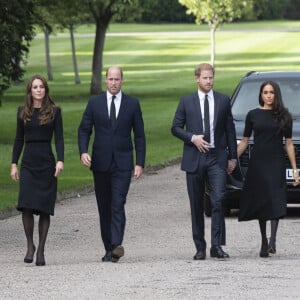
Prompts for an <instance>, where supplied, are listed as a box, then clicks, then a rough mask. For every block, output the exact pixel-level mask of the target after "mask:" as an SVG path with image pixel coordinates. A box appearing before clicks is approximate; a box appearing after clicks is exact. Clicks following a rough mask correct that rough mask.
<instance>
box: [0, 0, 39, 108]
mask: <svg viewBox="0 0 300 300" xmlns="http://www.w3.org/2000/svg"><path fill="white" fill-rule="evenodd" d="M33 7H34V6H33V1H29V0H1V5H0V36H1V38H0V105H1V98H2V96H3V93H4V91H5V90H7V89H8V88H9V87H10V85H11V82H12V81H15V82H17V81H20V80H21V79H22V77H23V74H24V70H23V68H22V66H21V64H25V63H26V58H27V54H28V52H29V44H30V41H31V40H32V39H33V37H34V27H33V25H34V22H35V14H34V9H33Z"/></svg>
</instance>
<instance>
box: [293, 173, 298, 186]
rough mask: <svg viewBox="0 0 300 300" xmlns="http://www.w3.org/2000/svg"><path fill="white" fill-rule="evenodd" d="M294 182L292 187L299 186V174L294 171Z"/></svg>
mask: <svg viewBox="0 0 300 300" xmlns="http://www.w3.org/2000/svg"><path fill="white" fill-rule="evenodd" d="M295 171H296V172H295ZM294 180H295V181H294V182H293V186H297V185H298V184H299V172H298V170H294Z"/></svg>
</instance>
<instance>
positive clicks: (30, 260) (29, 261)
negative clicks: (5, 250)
mask: <svg viewBox="0 0 300 300" xmlns="http://www.w3.org/2000/svg"><path fill="white" fill-rule="evenodd" d="M34 252H35V246H34V245H33V253H32V257H28V256H27V253H28V250H27V253H26V256H25V257H24V263H27V264H31V263H32V262H33V256H34Z"/></svg>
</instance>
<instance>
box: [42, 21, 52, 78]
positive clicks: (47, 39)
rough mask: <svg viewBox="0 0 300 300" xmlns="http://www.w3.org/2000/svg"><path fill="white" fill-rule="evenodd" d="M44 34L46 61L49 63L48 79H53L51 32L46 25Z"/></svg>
mask: <svg viewBox="0 0 300 300" xmlns="http://www.w3.org/2000/svg"><path fill="white" fill-rule="evenodd" d="M44 35H45V51H46V63H47V75H48V80H50V81H51V80H53V75H52V66H51V60H50V38H49V37H50V34H49V30H48V29H47V28H46V27H45V28H44Z"/></svg>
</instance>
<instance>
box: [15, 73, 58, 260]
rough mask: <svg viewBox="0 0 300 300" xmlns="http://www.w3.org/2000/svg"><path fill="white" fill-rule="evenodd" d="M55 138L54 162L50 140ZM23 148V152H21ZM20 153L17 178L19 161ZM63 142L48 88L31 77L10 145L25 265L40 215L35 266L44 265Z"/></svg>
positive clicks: (36, 77) (32, 247) (32, 245)
mask: <svg viewBox="0 0 300 300" xmlns="http://www.w3.org/2000/svg"><path fill="white" fill-rule="evenodd" d="M53 134H54V135H55V147H56V153H57V162H56V161H55V158H54V155H53V152H52V146H51V140H52V137H53ZM23 148H24V149H23ZM22 151H23V156H22V162H21V167H20V175H19V172H18V166H17V164H18V160H19V158H20V156H21V153H22ZM63 161H64V139H63V125H62V117H61V110H60V108H59V107H57V106H55V104H54V102H53V100H52V99H51V97H50V96H49V87H48V84H47V81H46V79H45V78H43V77H42V76H40V75H35V76H33V77H31V78H30V79H29V81H28V84H27V87H26V95H25V102H24V105H23V106H21V107H19V108H18V112H17V129H16V136H15V140H14V145H13V153H12V164H11V173H10V174H11V177H12V179H13V180H15V181H18V180H19V197H18V205H17V209H18V210H20V211H21V212H22V221H23V226H24V231H25V235H26V239H27V253H26V255H25V257H24V262H25V263H32V262H33V256H34V253H35V250H36V247H35V244H34V241H33V229H34V214H36V215H39V223H38V231H39V244H38V248H37V254H36V265H37V266H44V265H45V256H44V248H45V243H46V238H47V234H48V229H49V226H50V215H54V206H55V200H56V193H57V176H58V175H59V174H60V173H61V172H62V170H63V167H64V163H63Z"/></svg>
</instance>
